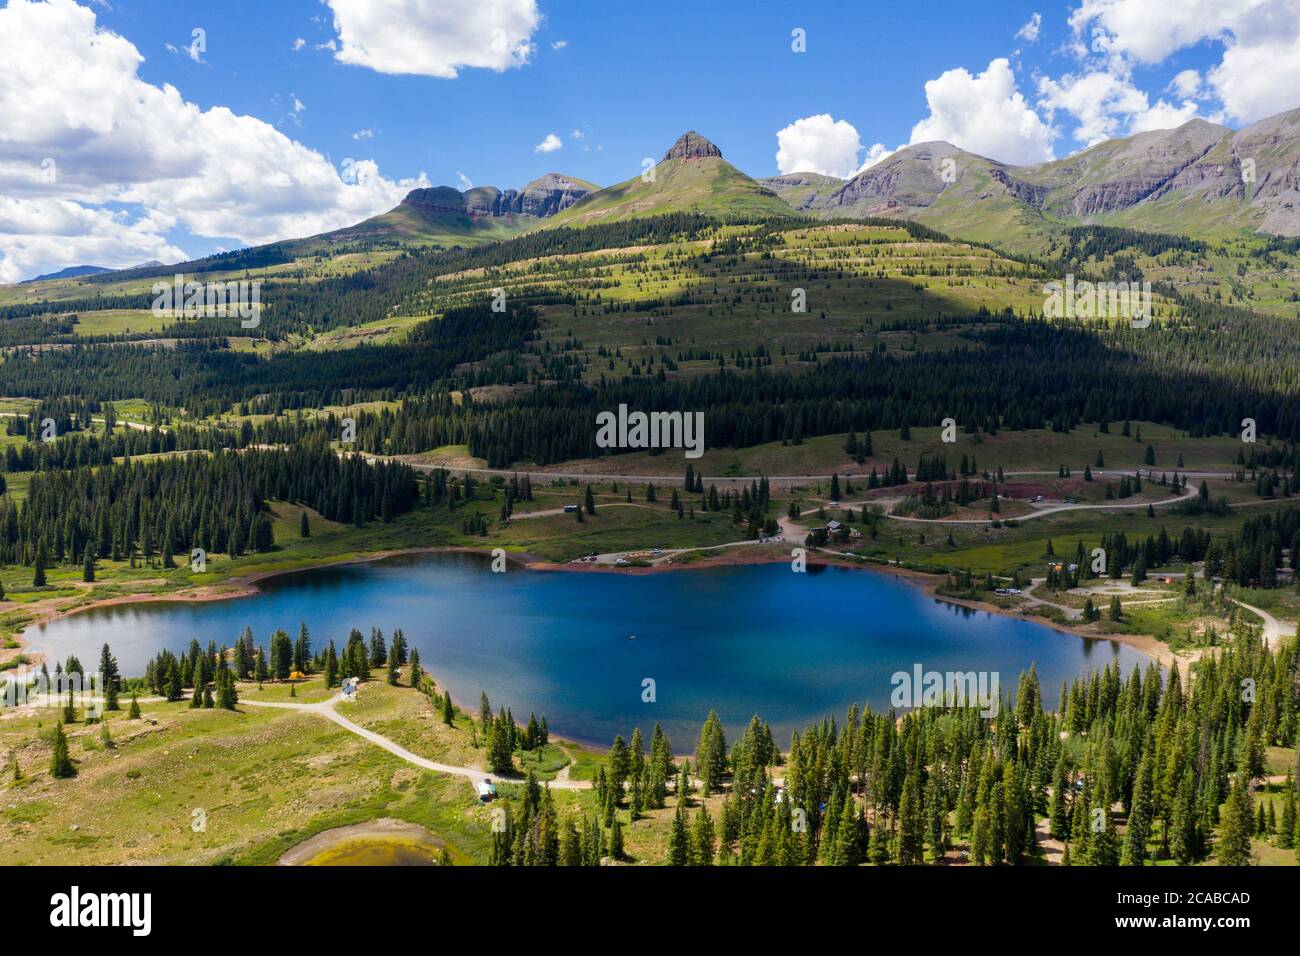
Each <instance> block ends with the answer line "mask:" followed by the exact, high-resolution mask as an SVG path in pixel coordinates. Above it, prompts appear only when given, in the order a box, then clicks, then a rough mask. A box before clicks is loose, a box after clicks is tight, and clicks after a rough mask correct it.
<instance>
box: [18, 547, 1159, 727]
mask: <svg viewBox="0 0 1300 956" xmlns="http://www.w3.org/2000/svg"><path fill="white" fill-rule="evenodd" d="M262 588H263V590H262V592H261V593H260V594H257V595H255V596H252V597H246V598H237V599H234V600H229V601H216V602H208V603H169V602H158V603H149V604H133V605H119V606H116V607H107V608H101V609H97V610H92V611H88V612H85V613H81V614H76V615H73V616H71V617H66V618H62V619H60V620H57V621H54V622H51V623H50V624H47V625H44V626H40V627H34V628H31V629H30V630H29V631H28V632H27V635H26V636H27V638H28V639H29V640H30V641H31V642H32V648H33V649H34V650H41V651H44V652H46V653H48V654H50V655H51V657H52V658H55V659H62V658H64V657H66V656H67V655H68V654H70V653H71V654H76V655H77V656H78V657H80V658H81V659H82V660H83V661H85V662H86V663H87V664H89V663H90V662H91V661H92V660H97V659H98V654H99V647H100V645H101V644H103V643H104V642H105V641H107V642H108V643H109V644H110V645H111V646H112V649H113V652H114V654H116V656H117V658H118V662H119V663H120V665H121V666H122V670H123V672H124V673H126V674H128V675H138V674H141V673H143V672H144V667H145V664H146V662H147V661H148V659H149V658H150V657H151V656H153V654H155V653H156V652H157V651H158V650H159V649H160V648H162V647H168V648H171V649H172V650H175V651H182V650H184V649H185V648H186V647H187V646H188V645H189V642H190V639H191V638H194V639H196V640H198V641H199V642H200V644H202V645H204V646H206V645H207V643H208V641H210V640H211V641H216V642H217V644H218V645H220V644H223V643H224V644H232V643H234V641H235V639H236V638H237V637H238V635H239V634H240V633H241V632H242V631H243V629H244V627H245V626H251V627H252V628H253V633H254V635H255V636H256V639H257V641H258V642H259V643H262V644H265V643H266V641H267V638H268V637H269V636H270V634H271V632H272V631H274V630H275V629H276V628H277V627H281V628H284V629H285V630H286V631H288V632H289V633H290V634H291V635H296V634H297V631H298V626H299V622H301V621H306V622H307V625H308V627H309V628H310V629H311V634H312V643H313V646H314V647H321V646H324V644H325V642H326V641H328V640H330V639H333V640H334V642H335V645H336V646H338V647H341V646H342V644H343V643H344V642H346V639H347V634H348V631H349V629H350V628H352V627H357V628H359V629H360V630H361V631H362V633H364V634H365V635H366V636H367V639H368V638H369V634H370V628H371V627H372V626H376V627H380V628H382V629H383V631H384V634H385V636H386V637H388V636H391V634H392V631H393V630H394V629H395V628H399V627H400V628H402V630H404V631H405V633H406V636H407V640H408V641H409V642H410V643H411V645H412V646H414V647H418V648H419V650H420V659H421V662H422V664H423V665H424V667H425V669H426V670H429V671H430V672H432V673H433V674H434V676H435V677H436V678H437V679H438V680H439V681H440V682H441V683H442V684H443V685H444V686H447V687H449V688H450V689H451V692H452V696H453V697H454V698H455V699H456V700H457V701H458V702H459V703H461V704H462V705H464V706H466V707H468V708H470V709H471V710H474V711H476V710H477V707H478V697H479V692H480V690H486V691H487V693H488V696H489V697H490V698H491V700H492V704H493V707H494V709H495V707H497V706H498V705H505V706H508V707H510V708H512V709H513V712H514V715H515V717H516V718H517V719H519V720H521V721H525V720H527V718H528V714H529V712H530V711H534V712H536V713H537V714H538V715H541V714H542V713H545V714H546V717H547V720H548V722H549V724H550V727H551V729H552V730H553V731H554V732H555V733H557V734H561V735H563V736H566V737H570V738H573V739H576V740H581V741H586V742H592V743H596V744H600V745H602V746H607V745H608V744H609V742H610V741H611V740H612V739H613V736H614V735H615V734H618V733H622V734H624V735H625V736H626V735H628V734H629V733H630V731H631V728H632V727H634V726H639V727H641V728H642V732H643V733H646V734H647V735H648V733H649V730H650V728H651V727H652V726H653V725H654V723H655V721H659V722H660V723H661V724H662V725H663V727H664V729H665V731H667V732H668V733H669V735H670V736H671V738H672V740H673V743H674V746H675V747H676V748H677V749H678V750H679V751H682V752H685V751H686V750H688V749H690V748H693V744H694V737H695V734H696V733H698V729H699V725H700V724H701V723H702V722H703V719H704V718H705V716H707V714H708V711H709V709H710V708H713V709H716V710H717V711H718V713H719V715H720V716H721V717H722V719H723V721H724V722H725V724H726V725H727V727H728V730H729V731H734V730H735V729H737V728H740V727H743V725H744V724H745V723H746V722H747V721H748V720H749V718H750V716H751V715H752V714H755V713H758V714H760V715H762V716H763V717H764V718H765V719H766V720H768V721H769V722H770V723H771V724H772V729H773V732H774V733H775V735H776V739H777V742H778V743H779V744H781V745H782V746H784V745H786V744H787V743H788V742H789V736H790V732H791V730H795V729H800V728H802V727H804V726H806V725H808V724H810V723H812V722H814V721H816V720H819V719H821V718H822V717H824V716H827V715H832V716H834V717H836V718H837V719H842V717H843V715H844V712H845V711H846V710H847V708H848V706H849V705H850V704H852V703H855V702H856V703H858V704H859V705H861V704H863V703H867V704H870V705H871V706H872V707H873V708H876V709H884V708H887V707H888V706H889V698H890V693H891V691H892V690H893V684H892V683H891V681H890V678H891V675H893V674H894V673H895V672H897V671H907V672H909V673H910V672H911V671H912V670H913V667H914V665H916V664H920V665H922V666H923V667H924V669H925V670H927V671H930V670H933V671H939V672H947V671H972V670H973V671H990V672H996V673H998V674H999V675H1000V681H1001V687H1002V690H1003V691H1004V692H1007V693H1014V691H1015V688H1016V682H1017V680H1018V678H1019V675H1020V672H1021V671H1022V670H1024V669H1026V668H1027V667H1028V666H1029V665H1030V664H1031V663H1036V664H1037V666H1038V672H1039V677H1040V682H1041V685H1042V689H1043V696H1044V702H1045V704H1047V705H1049V706H1054V705H1055V702H1056V696H1057V692H1058V689H1059V687H1060V684H1061V682H1062V681H1063V680H1069V679H1072V678H1073V677H1074V676H1076V675H1078V674H1081V673H1084V672H1090V671H1093V670H1100V669H1101V668H1103V667H1105V666H1106V665H1107V664H1108V663H1109V662H1111V661H1113V660H1118V661H1119V663H1120V664H1121V666H1122V668H1123V670H1124V672H1125V673H1127V672H1129V671H1130V670H1131V669H1132V668H1133V666H1134V665H1140V666H1143V667H1145V666H1146V664H1147V663H1148V658H1147V657H1146V656H1145V655H1144V654H1142V653H1140V652H1138V651H1136V650H1134V649H1133V648H1131V647H1127V646H1125V645H1121V644H1117V643H1114V642H1111V641H1096V640H1083V639H1080V638H1078V637H1075V636H1073V635H1070V634H1065V633H1062V632H1059V631H1055V630H1053V629H1051V628H1048V627H1045V626H1042V625H1039V624H1034V623H1031V622H1028V621H1022V620H1015V619H1012V618H1008V617H1004V616H1001V615H996V614H988V613H985V612H983V611H972V610H969V609H966V608H958V607H955V606H953V605H950V604H946V603H944V602H941V601H937V600H935V599H933V598H931V597H928V596H927V595H926V594H924V593H923V592H922V591H921V589H920V588H917V587H915V586H914V585H911V584H908V583H906V582H904V581H903V580H901V579H898V578H895V577H894V576H892V575H890V574H887V573H877V572H873V571H866V570H850V569H840V568H821V569H815V568H814V569H810V570H809V572H808V573H806V574H794V573H792V572H791V571H790V568H789V566H788V565H786V564H768V565H751V566H737V567H726V568H718V569H709V570H704V569H698V570H683V571H676V572H668V573H659V574H646V575H630V574H615V573H586V574H582V573H568V572H563V571H545V572H539V571H528V570H525V569H522V568H519V567H515V566H512V567H511V568H510V569H509V571H507V572H506V573H504V574H493V573H491V572H490V570H489V566H488V562H487V560H486V559H484V558H482V557H480V556H478V555H469V554H435V555H420V556H413V557H401V558H393V559H388V560H385V561H378V562H370V563H365V564H353V565H345V566H340V567H334V568H323V569H318V570H312V571H303V572H298V573H294V574H288V575H282V576H279V577H276V578H272V579H269V580H266V581H263V582H262ZM630 635H635V636H636V639H635V640H630V639H629V636H630ZM645 678H651V679H652V680H654V682H655V696H656V699H655V701H654V702H653V703H646V702H643V701H642V686H643V684H642V682H643V680H644V679H645ZM728 736H729V738H730V736H731V735H730V734H729V735H728Z"/></svg>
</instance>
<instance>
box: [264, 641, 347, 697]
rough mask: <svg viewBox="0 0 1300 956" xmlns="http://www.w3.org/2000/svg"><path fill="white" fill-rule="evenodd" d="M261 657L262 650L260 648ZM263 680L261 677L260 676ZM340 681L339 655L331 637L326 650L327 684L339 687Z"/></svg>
mask: <svg viewBox="0 0 1300 956" xmlns="http://www.w3.org/2000/svg"><path fill="white" fill-rule="evenodd" d="M259 659H260V650H259ZM258 681H259V682H260V681H261V678H260V677H259V678H258ZM338 683H339V656H338V653H337V652H336V651H335V650H334V640H333V639H332V638H331V639H330V643H329V648H328V649H327V650H326V651H325V686H326V687H337V686H338Z"/></svg>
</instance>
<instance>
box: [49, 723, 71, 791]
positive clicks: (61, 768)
mask: <svg viewBox="0 0 1300 956" xmlns="http://www.w3.org/2000/svg"><path fill="white" fill-rule="evenodd" d="M76 775H77V768H76V767H74V766H73V765H72V757H71V755H70V754H69V753H68V738H67V735H66V734H64V732H63V721H57V722H56V723H55V725H54V753H53V754H51V755H50V776H52V777H57V778H59V779H65V778H67V777H75V776H76Z"/></svg>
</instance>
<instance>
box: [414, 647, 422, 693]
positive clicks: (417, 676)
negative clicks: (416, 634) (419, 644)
mask: <svg viewBox="0 0 1300 956" xmlns="http://www.w3.org/2000/svg"><path fill="white" fill-rule="evenodd" d="M423 682H424V671H423V670H422V669H421V668H420V650H419V648H416V647H413V648H411V686H412V687H414V688H415V689H416V690H419V689H420V685H421V684H422V683H423Z"/></svg>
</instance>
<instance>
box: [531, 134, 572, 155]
mask: <svg viewBox="0 0 1300 956" xmlns="http://www.w3.org/2000/svg"><path fill="white" fill-rule="evenodd" d="M563 148H564V140H562V139H560V137H558V136H556V135H555V134H554V133H547V134H546V139H544V140H542V141H541V142H540V143H538V144H537V145H536V146H534V147H533V152H534V153H553V152H555V151H556V150H557V149H563Z"/></svg>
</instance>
